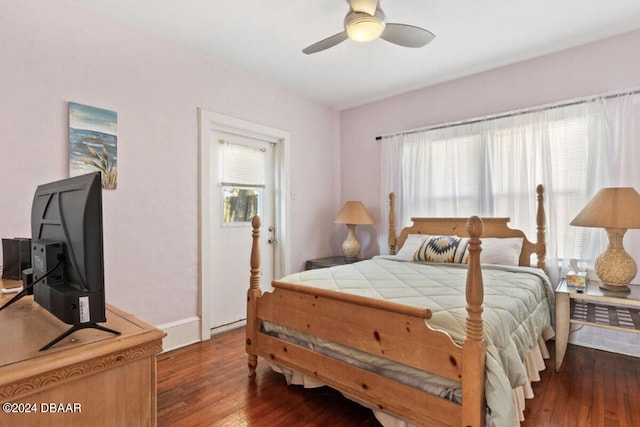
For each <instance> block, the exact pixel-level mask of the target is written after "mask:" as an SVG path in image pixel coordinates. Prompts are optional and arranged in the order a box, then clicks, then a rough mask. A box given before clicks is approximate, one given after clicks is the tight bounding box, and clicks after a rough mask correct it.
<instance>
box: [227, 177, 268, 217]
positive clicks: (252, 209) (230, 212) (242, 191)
mask: <svg viewBox="0 0 640 427" xmlns="http://www.w3.org/2000/svg"><path fill="white" fill-rule="evenodd" d="M222 191H223V198H222V200H223V207H222V210H223V224H224V225H227V226H228V225H234V224H236V225H245V224H247V223H249V222H251V219H252V218H253V217H254V216H255V215H260V214H261V212H260V210H261V206H262V189H261V188H251V187H240V186H231V185H223V186H222Z"/></svg>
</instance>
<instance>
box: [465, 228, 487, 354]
mask: <svg viewBox="0 0 640 427" xmlns="http://www.w3.org/2000/svg"><path fill="white" fill-rule="evenodd" d="M483 231H484V224H483V223H482V220H481V219H480V218H479V217H477V216H472V217H471V218H469V220H468V221H467V233H469V237H470V239H469V272H468V273H467V291H466V297H467V325H466V332H467V339H469V340H472V341H477V342H480V341H482V339H483V337H482V303H483V301H484V289H483V284H482V271H481V270H480V252H481V251H482V248H481V247H480V244H481V241H480V236H482V232H483Z"/></svg>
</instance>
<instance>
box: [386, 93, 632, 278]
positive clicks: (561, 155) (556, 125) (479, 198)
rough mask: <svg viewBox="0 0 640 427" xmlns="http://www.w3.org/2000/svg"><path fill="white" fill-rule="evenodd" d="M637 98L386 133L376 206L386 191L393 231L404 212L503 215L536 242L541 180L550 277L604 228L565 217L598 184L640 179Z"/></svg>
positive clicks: (584, 253)
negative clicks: (392, 201)
mask: <svg viewBox="0 0 640 427" xmlns="http://www.w3.org/2000/svg"><path fill="white" fill-rule="evenodd" d="M638 105H639V103H638V95H633V94H632V93H629V94H616V95H615V96H603V97H597V98H593V99H590V100H580V101H576V102H570V103H566V104H565V105H553V106H548V107H541V108H539V109H535V111H534V110H530V111H525V112H514V113H510V114H505V115H503V117H489V118H482V119H477V120H471V121H469V122H466V123H454V124H450V125H443V126H441V127H439V128H436V127H432V128H431V129H427V130H424V131H417V132H408V133H406V134H404V135H398V136H394V137H390V138H385V139H383V140H382V173H383V174H382V177H383V178H382V180H383V182H382V186H381V187H382V195H381V197H382V199H383V201H384V202H383V203H382V204H381V206H387V205H388V194H389V192H391V191H394V192H395V193H396V195H397V197H396V212H397V217H396V227H397V230H398V233H399V230H400V229H401V228H402V227H405V226H407V225H409V224H410V223H411V217H412V216H436V217H437V216H440V217H443V216H457V217H460V216H462V217H466V216H471V215H480V216H504V217H510V218H511V222H510V225H511V226H512V227H513V228H520V229H522V230H524V231H525V233H526V234H527V236H528V238H529V240H532V241H535V236H536V228H535V218H536V186H537V184H542V185H544V187H545V209H546V213H547V266H548V267H549V272H550V275H551V276H552V279H556V280H557V279H558V277H559V275H560V273H561V272H560V268H561V267H562V263H563V262H564V261H565V260H568V259H569V258H578V259H583V260H593V259H594V258H595V257H596V256H597V255H598V254H599V253H600V252H602V250H603V249H604V247H605V246H606V235H605V234H604V232H600V230H592V229H587V228H581V227H573V226H570V225H569V222H570V221H571V219H573V217H574V216H575V215H576V214H577V213H578V212H579V211H580V210H581V209H582V208H583V207H584V206H585V204H586V203H587V202H588V201H589V199H590V198H591V197H592V196H593V195H594V194H595V193H596V192H597V191H598V190H599V189H600V188H602V187H605V186H623V185H624V186H635V187H638V186H639V184H640V173H639V171H638V168H637V167H635V165H637V164H638V162H639V161H640V154H639V153H638V149H637V148H636V145H637V144H638V143H639V142H640V141H638V140H637V138H636V135H637V134H636V133H635V127H636V125H635V123H637V122H638V115H639V114H640V109H639V108H638ZM380 231H381V233H380V235H381V245H380V247H381V248H386V247H387V246H388V245H387V244H386V242H384V244H383V241H382V239H383V238H386V235H387V234H386V232H383V230H380ZM632 256H633V254H632ZM556 267H560V268H556Z"/></svg>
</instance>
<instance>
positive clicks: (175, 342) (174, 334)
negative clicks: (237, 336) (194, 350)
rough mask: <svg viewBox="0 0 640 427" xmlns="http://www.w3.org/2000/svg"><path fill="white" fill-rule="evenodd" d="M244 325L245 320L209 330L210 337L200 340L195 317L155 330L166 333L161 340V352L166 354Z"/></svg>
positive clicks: (161, 326)
mask: <svg viewBox="0 0 640 427" xmlns="http://www.w3.org/2000/svg"><path fill="white" fill-rule="evenodd" d="M246 324H247V321H246V319H242V320H238V321H237V322H232V323H229V324H226V325H220V326H217V327H215V328H211V335H210V336H209V337H203V338H202V339H201V338H200V318H199V317H197V316H195V317H189V318H187V319H182V320H177V321H175V322H171V323H165V324H164V325H159V326H157V328H158V329H162V330H163V331H165V332H166V333H167V336H166V337H164V339H163V340H162V351H163V352H167V351H171V350H175V349H177V348H180V347H185V346H187V345H190V344H194V343H197V342H200V341H204V340H207V339H209V338H211V336H213V335H217V334H221V333H223V332H227V331H230V330H232V329H236V328H240V327H242V326H245V325H246Z"/></svg>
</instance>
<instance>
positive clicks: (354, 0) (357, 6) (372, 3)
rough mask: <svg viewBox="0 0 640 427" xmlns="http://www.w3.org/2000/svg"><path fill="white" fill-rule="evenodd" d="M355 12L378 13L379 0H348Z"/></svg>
mask: <svg viewBox="0 0 640 427" xmlns="http://www.w3.org/2000/svg"><path fill="white" fill-rule="evenodd" d="M347 1H348V2H349V5H350V6H351V9H353V11H354V12H364V13H367V14H369V15H373V14H375V13H376V9H377V8H378V0H347Z"/></svg>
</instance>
